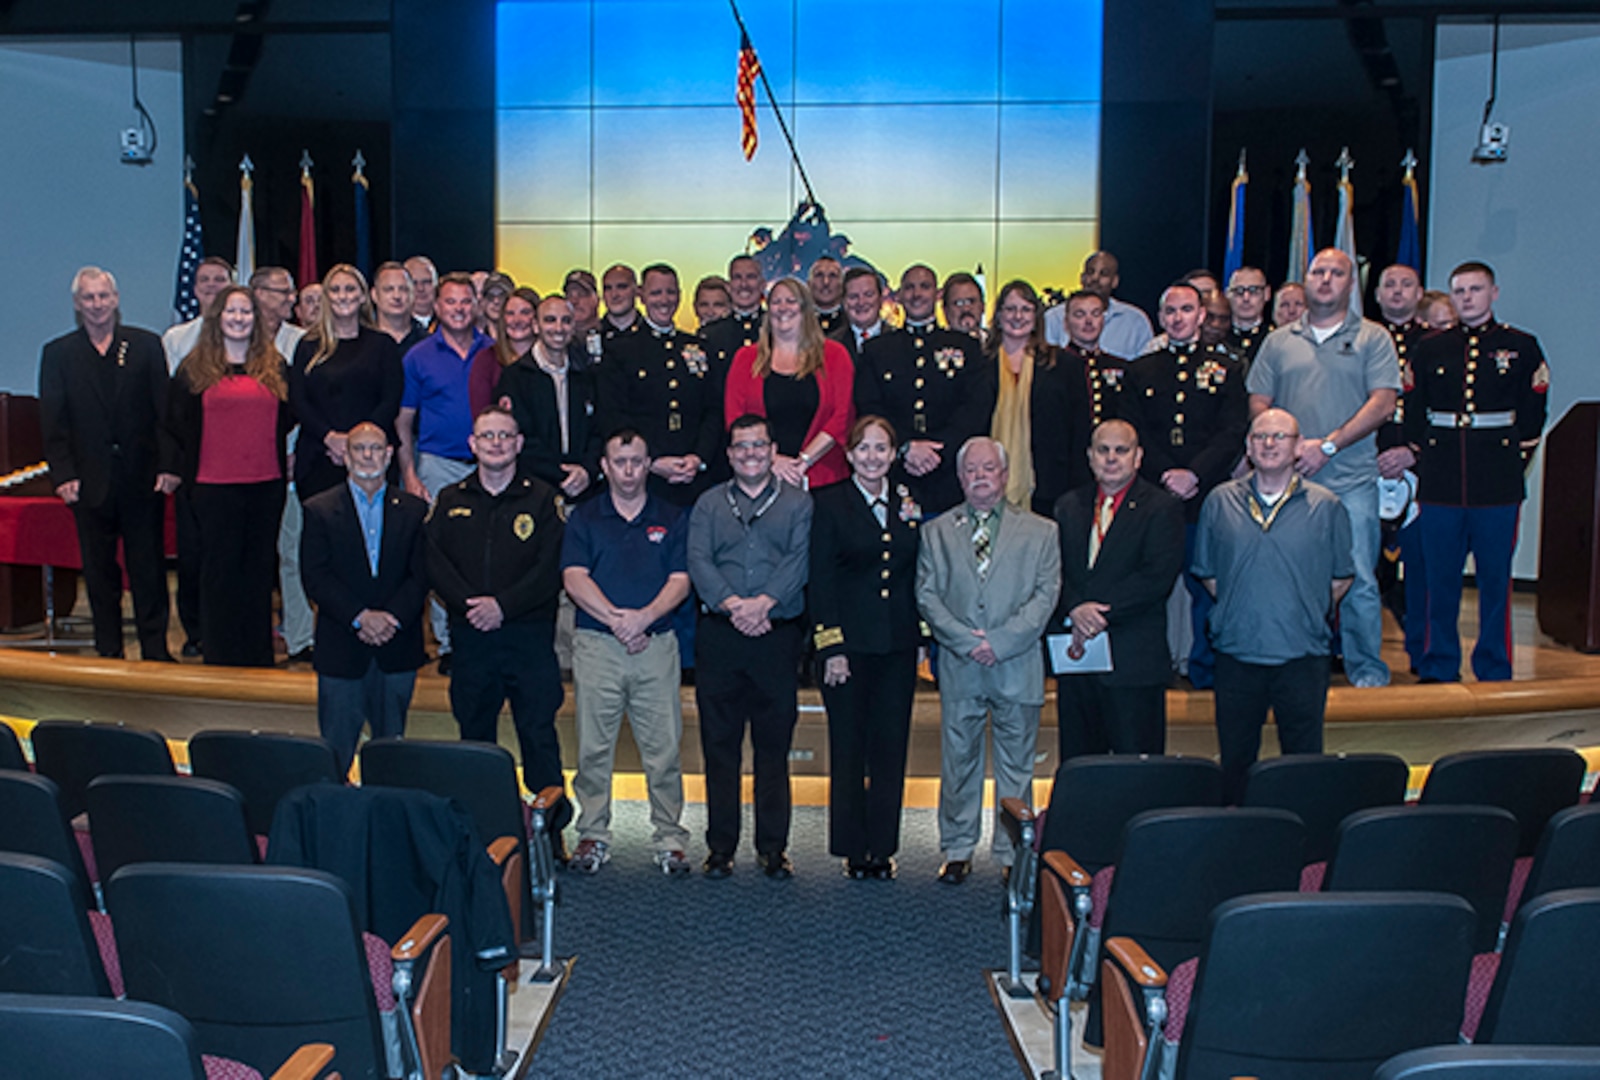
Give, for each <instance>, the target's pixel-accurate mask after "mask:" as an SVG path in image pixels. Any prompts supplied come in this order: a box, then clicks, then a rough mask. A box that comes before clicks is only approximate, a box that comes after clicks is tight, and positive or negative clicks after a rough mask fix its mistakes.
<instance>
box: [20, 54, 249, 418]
mask: <svg viewBox="0 0 1600 1080" xmlns="http://www.w3.org/2000/svg"><path fill="white" fill-rule="evenodd" d="M139 98H140V100H141V101H143V102H144V106H145V108H146V109H148V110H150V114H151V115H152V116H153V117H154V118H155V124H156V129H157V132H158V135H159V137H160V142H159V145H158V146H157V148H156V155H155V163H154V164H152V165H146V166H142V167H139V166H132V165H124V164H122V163H121V161H120V160H119V155H120V153H121V132H122V130H123V129H124V128H128V127H132V126H134V117H135V113H134V110H133V104H132V87H131V81H130V77H129V67H128V42H127V41H126V40H122V41H95V42H82V41H75V42H59V41H51V42H41V41H30V40H25V39H18V38H13V39H10V40H6V41H0V160H3V161H4V162H5V165H4V167H3V168H0V326H3V327H5V334H4V336H3V337H0V342H3V344H0V390H9V391H13V392H19V393H27V394H34V393H37V392H38V368H39V347H40V346H41V345H42V344H44V342H46V341H48V340H49V339H51V338H53V337H55V336H57V335H58V334H62V333H65V332H66V331H68V330H70V329H72V301H71V296H70V292H69V290H70V286H71V283H72V275H73V273H74V272H76V271H77V269H78V268H79V267H80V266H84V265H86V264H90V263H92V264H94V265H97V266H103V267H105V268H106V269H107V270H110V271H111V272H112V273H113V274H115V275H116V278H117V284H118V286H119V287H120V290H121V293H122V317H123V321H125V322H127V323H131V324H133V325H136V326H144V327H148V328H149V329H152V330H156V331H160V330H162V329H164V328H165V327H167V326H168V325H169V324H170V323H171V322H172V287H173V280H174V277H175V275H176V273H177V258H178V244H179V242H180V240H181V239H182V230H183V192H182V178H183V121H182V107H183V76H182V49H181V46H180V45H179V44H178V43H177V42H174V41H141V42H140V43H139ZM202 194H203V193H202ZM230 246H231V240H230Z"/></svg>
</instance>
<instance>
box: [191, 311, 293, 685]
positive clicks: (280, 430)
mask: <svg viewBox="0 0 1600 1080" xmlns="http://www.w3.org/2000/svg"><path fill="white" fill-rule="evenodd" d="M288 397H289V386H288V378H287V374H286V372H285V370H284V362H283V357H282V356H280V355H279V354H278V350H277V349H276V348H274V347H273V344H272V340H271V338H270V337H268V336H267V333H266V327H265V324H264V323H263V322H262V320H261V318H260V313H259V311H258V310H257V308H256V302H255V298H254V296H252V294H251V292H250V290H249V289H247V288H245V287H244V286H242V285H232V286H229V287H228V288H226V289H224V290H223V291H222V292H221V294H219V295H218V297H217V298H216V300H214V301H213V302H212V305H211V308H210V310H208V311H207V312H206V315H205V321H204V322H203V323H202V324H201V327H200V341H199V343H198V344H197V345H196V346H195V347H194V351H192V352H191V353H189V355H188V356H187V357H186V358H185V359H184V361H183V363H182V364H181V365H179V367H178V372H177V376H176V377H175V378H174V379H173V381H172V387H171V391H170V396H169V399H168V405H167V429H168V432H169V433H170V434H171V436H172V438H173V439H174V441H175V442H176V443H177V446H178V451H179V462H180V471H181V474H182V476H183V482H184V483H186V484H191V485H193V487H192V489H191V490H192V498H193V500H194V510H195V517H196V518H197V519H198V521H199V524H200V626H201V636H202V640H204V641H205V643H206V644H205V658H206V663H208V664H227V665H232V666H236V667H271V666H272V663H273V655H272V588H273V585H274V584H276V581H277V575H276V573H275V570H276V565H277V557H278V550H277V541H278V524H279V521H280V519H281V518H282V516H283V499H284V489H285V486H286V483H287V473H286V469H285V465H286V458H285V453H284V439H285V437H286V436H287V435H288V433H289V428H290V426H291V420H290V412H289V404H288Z"/></svg>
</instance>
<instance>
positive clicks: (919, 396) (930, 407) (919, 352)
mask: <svg viewBox="0 0 1600 1080" xmlns="http://www.w3.org/2000/svg"><path fill="white" fill-rule="evenodd" d="M938 295H939V283H938V279H937V278H936V277H935V276H934V273H933V271H932V270H931V269H930V268H928V267H926V266H923V265H921V264H920V263H919V264H917V265H915V266H911V267H909V268H907V269H906V271H905V273H903V274H901V275H900V291H899V299H900V306H901V307H902V308H904V309H905V313H906V323H905V326H904V327H903V328H901V329H899V330H888V331H885V332H884V333H882V334H880V335H879V336H877V337H875V338H873V339H872V340H871V341H869V342H868V343H867V344H866V347H865V348H863V349H862V350H861V362H860V363H859V364H857V365H856V388H855V389H856V415H858V416H866V415H869V414H874V415H877V416H881V417H883V418H884V419H886V420H888V421H889V423H891V424H893V425H894V429H895V431H896V432H897V433H898V434H899V436H900V439H901V440H902V441H901V443H900V458H901V463H902V465H903V467H904V468H905V471H906V473H907V476H908V481H907V483H908V486H909V487H910V488H911V493H912V495H913V496H914V497H915V499H916V501H917V503H918V504H919V505H920V506H921V508H922V512H923V515H924V517H925V518H931V517H933V516H934V515H935V514H942V513H944V512H945V511H946V510H948V509H950V508H951V507H952V506H955V505H957V504H958V503H960V502H961V500H962V494H961V481H960V480H959V479H958V478H957V476H956V469H955V458H956V451H957V450H958V449H960V447H961V444H962V443H964V442H966V441H967V440H968V439H970V438H972V437H973V436H975V435H984V434H987V433H988V431H989V423H990V420H991V419H992V417H993V415H994V401H995V393H996V384H995V372H994V365H993V363H991V362H990V361H988V360H987V359H986V358H985V357H984V355H983V352H982V350H981V349H980V348H979V347H978V343H977V342H976V341H974V340H973V339H972V338H971V337H970V336H968V335H966V334H963V333H961V332H960V331H958V330H946V329H943V328H941V327H939V326H937V325H935V324H934V321H933V309H934V304H935V302H936V301H937V299H938Z"/></svg>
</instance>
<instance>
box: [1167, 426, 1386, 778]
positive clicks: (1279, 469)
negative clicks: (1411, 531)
mask: <svg viewBox="0 0 1600 1080" xmlns="http://www.w3.org/2000/svg"><path fill="white" fill-rule="evenodd" d="M1300 441H1301V440H1300V425H1299V424H1298V423H1297V422H1296V421H1295V418H1294V417H1293V416H1291V415H1290V414H1289V413H1287V412H1285V411H1284V410H1282V409H1267V410H1266V411H1265V412H1262V413H1260V414H1259V415H1258V416H1257V417H1256V418H1255V421H1254V422H1253V423H1252V424H1251V425H1250V435H1249V437H1248V439H1247V440H1246V452H1247V453H1248V454H1249V456H1250V462H1251V464H1252V465H1254V466H1255V471H1254V472H1253V473H1252V474H1251V475H1248V476H1244V477H1241V478H1240V479H1238V480H1230V481H1228V482H1227V483H1225V484H1223V485H1221V486H1220V487H1218V488H1217V489H1216V490H1215V491H1213V492H1212V493H1211V494H1210V495H1208V496H1207V497H1206V503H1205V507H1204V509H1203V510H1202V511H1201V513H1200V530H1199V536H1198V539H1197V541H1196V544H1195V554H1194V563H1193V565H1192V567H1191V571H1190V572H1191V573H1193V574H1194V575H1195V576H1196V577H1198V578H1200V579H1201V581H1202V582H1203V583H1204V585H1205V587H1206V589H1207V590H1209V591H1210V592H1211V594H1212V595H1213V596H1215V597H1216V600H1217V605H1216V607H1215V608H1213V609H1212V612H1211V637H1212V642H1213V644H1214V646H1215V648H1216V664H1217V671H1216V679H1217V682H1216V690H1217V694H1216V706H1217V742H1218V746H1219V748H1220V750H1221V752H1222V773H1223V785H1224V795H1225V796H1226V798H1227V801H1229V802H1238V801H1239V799H1240V798H1241V797H1243V795H1244V783H1245V775H1246V773H1248V772H1249V770H1250V766H1251V764H1253V763H1254V762H1255V760H1256V756H1257V754H1258V753H1259V752H1260V749H1261V728H1262V726H1263V725H1264V724H1265V723H1266V719H1267V710H1268V709H1271V710H1272V713H1273V716H1274V718H1275V720H1276V722H1277V725H1278V744H1279V746H1280V747H1281V748H1282V750H1283V753H1285V754H1320V753H1321V752H1322V718H1323V713H1324V710H1325V709H1326V706H1327V701H1328V671H1329V659H1328V654H1329V647H1330V645H1331V642H1332V630H1331V622H1332V616H1333V612H1334V610H1335V609H1336V608H1337V607H1338V604H1339V600H1340V598H1341V597H1342V596H1344V594H1345V592H1346V591H1347V590H1348V589H1349V588H1350V581H1351V578H1352V577H1354V575H1355V567H1354V565H1353V564H1352V562H1351V553H1350V520H1349V518H1348V517H1346V515H1345V512H1344V508H1343V507H1342V506H1341V505H1340V503H1339V499H1338V497H1337V496H1336V495H1334V494H1333V492H1331V491H1329V490H1328V489H1327V488H1325V487H1323V486H1322V485H1320V484H1317V483H1315V482H1314V481H1311V480H1309V479H1307V478H1305V477H1304V476H1302V475H1300V474H1299V473H1298V472H1297V471H1296V469H1295V465H1296V449H1297V448H1298V447H1299V445H1300Z"/></svg>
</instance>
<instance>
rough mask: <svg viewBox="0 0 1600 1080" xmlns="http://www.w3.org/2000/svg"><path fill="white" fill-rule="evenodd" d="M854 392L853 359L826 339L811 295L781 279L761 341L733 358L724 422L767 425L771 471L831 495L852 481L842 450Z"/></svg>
mask: <svg viewBox="0 0 1600 1080" xmlns="http://www.w3.org/2000/svg"><path fill="white" fill-rule="evenodd" d="M854 384H855V365H854V364H852V363H851V362H850V353H849V352H848V351H847V350H846V349H845V347H844V346H843V345H841V344H839V343H838V342H837V341H830V340H829V339H828V338H827V337H825V336H823V333H822V327H821V325H820V324H819V323H818V322H817V306H816V304H815V303H814V302H813V301H812V299H811V291H810V290H809V289H807V288H806V287H805V285H804V284H802V283H801V282H799V281H797V280H796V279H794V278H782V279H780V280H779V281H776V282H774V283H773V285H772V289H771V290H770V291H769V292H768V294H767V317H766V319H765V320H764V321H763V322H762V324H761V337H760V338H759V340H757V342H756V344H754V345H746V346H745V347H744V348H742V349H740V350H739V351H738V352H736V353H734V354H733V360H732V362H731V363H730V364H729V366H728V381H727V386H726V389H725V391H724V394H723V417H724V420H725V422H726V423H732V422H733V421H734V420H735V419H737V418H738V417H740V416H743V415H745V414H746V413H755V414H756V415H757V416H764V417H766V418H767V428H768V430H769V431H770V432H771V433H772V439H773V441H774V442H775V443H777V452H778V456H777V459H776V460H775V461H774V462H773V466H772V471H773V472H774V473H776V474H777V475H778V478H779V479H780V480H782V481H784V482H785V483H787V484H793V485H794V486H795V487H807V486H809V487H812V488H820V487H826V486H828V485H829V484H836V483H838V482H839V481H840V480H843V479H844V478H845V477H847V476H849V475H850V466H849V463H848V462H846V461H845V456H844V442H845V437H846V436H847V435H848V434H849V432H850V425H851V424H852V423H854V422H855V412H856V410H855V401H854V393H853V389H854Z"/></svg>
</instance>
